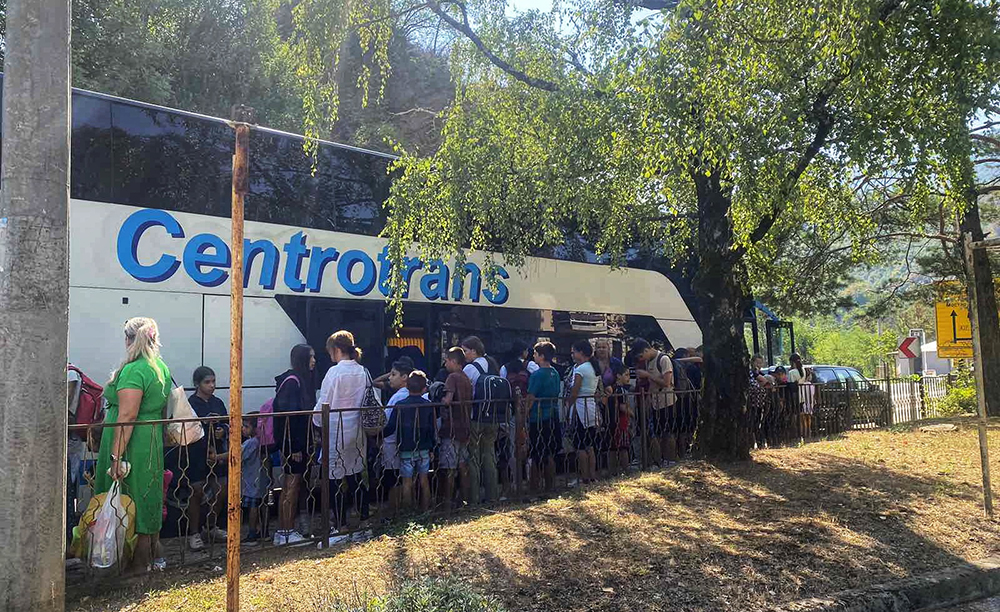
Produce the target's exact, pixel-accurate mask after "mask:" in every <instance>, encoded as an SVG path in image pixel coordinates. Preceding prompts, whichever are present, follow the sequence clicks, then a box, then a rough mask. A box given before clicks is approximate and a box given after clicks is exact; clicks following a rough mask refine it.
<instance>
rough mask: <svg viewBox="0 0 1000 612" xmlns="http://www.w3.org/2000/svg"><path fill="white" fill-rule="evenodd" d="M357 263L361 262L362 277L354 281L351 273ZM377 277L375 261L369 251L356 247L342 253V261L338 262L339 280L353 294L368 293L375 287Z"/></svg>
mask: <svg viewBox="0 0 1000 612" xmlns="http://www.w3.org/2000/svg"><path fill="white" fill-rule="evenodd" d="M356 264H361V267H362V271H361V278H359V279H358V280H357V281H353V280H351V273H352V272H353V271H354V266H355V265H356ZM375 278H376V274H375V262H374V261H372V258H371V257H369V256H368V253H365V252H364V251H358V250H357V249H354V250H350V251H347V252H346V253H344V254H343V255H341V257H340V262H339V263H338V264H337V280H338V281H339V282H340V286H341V287H343V288H344V290H345V291H347V292H348V293H350V294H351V295H358V296H362V295H368V294H369V293H370V292H371V290H372V289H373V288H374V287H375Z"/></svg>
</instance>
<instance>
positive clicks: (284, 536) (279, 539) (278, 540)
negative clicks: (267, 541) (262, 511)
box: [271, 531, 291, 546]
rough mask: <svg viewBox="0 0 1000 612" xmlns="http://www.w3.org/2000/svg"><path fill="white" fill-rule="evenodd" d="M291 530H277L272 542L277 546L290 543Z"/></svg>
mask: <svg viewBox="0 0 1000 612" xmlns="http://www.w3.org/2000/svg"><path fill="white" fill-rule="evenodd" d="M289 533H291V532H284V531H275V532H274V539H273V540H271V542H272V543H273V544H274V545H275V546H282V545H283V544H288V534H289Z"/></svg>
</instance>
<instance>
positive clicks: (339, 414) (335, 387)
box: [313, 359, 368, 480]
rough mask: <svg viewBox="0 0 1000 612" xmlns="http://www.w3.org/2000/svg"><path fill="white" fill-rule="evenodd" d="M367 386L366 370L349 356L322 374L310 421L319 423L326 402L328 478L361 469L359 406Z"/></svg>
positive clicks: (363, 449)
mask: <svg viewBox="0 0 1000 612" xmlns="http://www.w3.org/2000/svg"><path fill="white" fill-rule="evenodd" d="M367 387H368V374H367V372H365V369H364V367H362V366H361V364H359V363H358V362H357V361H354V360H353V359H345V360H344V361H341V362H340V363H338V364H337V365H335V366H333V367H332V368H330V369H329V370H328V371H327V373H326V376H325V377H324V378H323V386H322V387H321V388H320V392H319V401H318V402H317V403H316V407H315V408H314V410H315V412H316V413H315V414H314V415H313V424H314V425H316V427H321V426H322V420H321V419H322V418H323V415H322V414H321V411H322V405H323V403H324V402H325V403H328V404H330V448H329V452H330V474H329V478H330V480H335V479H340V478H343V477H344V476H348V475H351V474H357V473H358V472H360V471H361V470H362V469H364V465H365V462H364V459H365V455H366V454H367V449H368V438H367V437H366V436H365V434H364V430H363V429H362V428H361V410H360V408H359V407H360V406H361V402H362V401H364V399H365V389H366V388H367ZM338 408H340V409H343V410H337V409H338ZM351 408H353V410H350V409H351Z"/></svg>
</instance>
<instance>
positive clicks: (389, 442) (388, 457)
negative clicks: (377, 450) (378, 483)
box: [382, 387, 410, 470]
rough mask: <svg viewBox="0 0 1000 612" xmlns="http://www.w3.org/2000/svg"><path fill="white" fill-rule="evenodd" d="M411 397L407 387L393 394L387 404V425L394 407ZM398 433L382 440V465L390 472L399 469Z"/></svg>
mask: <svg viewBox="0 0 1000 612" xmlns="http://www.w3.org/2000/svg"><path fill="white" fill-rule="evenodd" d="M409 396H410V392H409V391H408V390H407V389H406V387H403V388H402V389H398V390H397V391H396V392H395V393H393V394H392V397H390V398H389V402H388V403H387V404H386V406H387V408H386V409H385V420H386V422H387V423H388V422H389V419H390V418H392V411H393V410H395V408H393V406H395V405H396V404H398V403H399V402H401V401H402V400H404V399H406V398H407V397H409ZM398 432H399V430H398V429H397V430H396V431H394V432H392V435H391V436H386V437H385V438H383V439H382V465H383V466H385V467H386V468H388V469H390V470H398V469H399V450H398V446H397V437H396V436H397V434H398Z"/></svg>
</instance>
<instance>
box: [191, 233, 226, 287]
mask: <svg viewBox="0 0 1000 612" xmlns="http://www.w3.org/2000/svg"><path fill="white" fill-rule="evenodd" d="M209 249H213V250H214V252H212V253H210V252H208V250H209ZM231 261H232V260H231V254H230V253H229V245H227V244H226V243H225V242H223V241H222V238H219V237H218V236H216V235H215V234H198V235H197V236H194V237H192V238H191V240H189V241H188V243H187V246H186V247H184V270H185V271H186V272H187V273H188V276H190V277H191V279H192V280H194V282H196V283H198V284H199V285H201V286H203V287H218V286H219V285H221V284H222V283H224V282H226V279H227V278H229V272H226V271H224V270H221V269H220V268H228V267H229V266H230V262H231ZM202 266H211V268H209V269H208V270H202Z"/></svg>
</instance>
